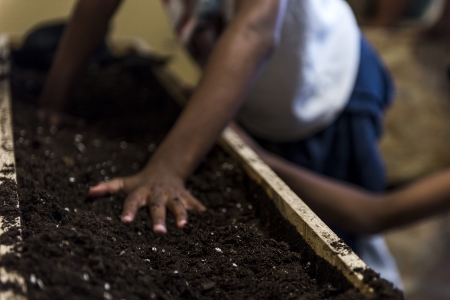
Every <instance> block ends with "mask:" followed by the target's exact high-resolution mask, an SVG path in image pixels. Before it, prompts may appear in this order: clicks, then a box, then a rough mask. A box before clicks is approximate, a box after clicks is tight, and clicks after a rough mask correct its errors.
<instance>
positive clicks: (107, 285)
mask: <svg viewBox="0 0 450 300" xmlns="http://www.w3.org/2000/svg"><path fill="white" fill-rule="evenodd" d="M110 288H111V285H109V283H108V282H105V290H107V291H109V289H110Z"/></svg>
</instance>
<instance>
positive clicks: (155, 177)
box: [89, 166, 206, 234]
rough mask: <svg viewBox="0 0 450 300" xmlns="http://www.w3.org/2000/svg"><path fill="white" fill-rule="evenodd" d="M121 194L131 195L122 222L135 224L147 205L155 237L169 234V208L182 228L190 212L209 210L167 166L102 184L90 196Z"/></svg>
mask: <svg viewBox="0 0 450 300" xmlns="http://www.w3.org/2000/svg"><path fill="white" fill-rule="evenodd" d="M119 192H125V193H126V194H127V195H128V197H127V198H126V200H125V202H124V205H123V211H122V215H121V219H122V221H123V222H132V221H133V220H134V217H135V216H136V213H137V211H138V210H139V209H140V208H142V207H145V206H147V207H148V209H149V212H150V215H151V218H152V220H153V232H154V233H155V234H165V233H166V232H167V229H166V209H168V210H169V211H170V212H171V213H172V214H173V215H174V217H175V219H176V222H177V226H178V227H179V228H183V227H184V225H185V224H186V223H187V219H188V214H187V210H196V211H204V210H206V207H205V206H204V205H203V204H202V203H201V202H200V201H198V200H197V199H196V198H195V197H194V196H192V195H191V193H190V192H189V191H188V190H186V188H185V186H184V180H183V179H182V178H180V177H179V176H176V175H173V174H171V172H169V171H168V170H167V169H166V168H164V167H154V166H151V167H147V168H146V169H145V170H143V171H142V172H140V173H138V174H135V175H133V176H129V177H122V178H115V179H113V180H111V181H108V182H100V183H99V184H98V185H96V186H94V187H92V188H91V189H90V191H89V196H91V197H100V196H105V195H110V194H117V193H119Z"/></svg>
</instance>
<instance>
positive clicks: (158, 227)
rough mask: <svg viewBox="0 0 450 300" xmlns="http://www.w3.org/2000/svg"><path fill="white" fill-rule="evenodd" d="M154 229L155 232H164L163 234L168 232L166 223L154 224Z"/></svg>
mask: <svg viewBox="0 0 450 300" xmlns="http://www.w3.org/2000/svg"><path fill="white" fill-rule="evenodd" d="M153 231H154V232H155V233H162V234H164V233H166V232H167V230H166V227H165V226H164V225H161V224H158V225H155V226H153Z"/></svg>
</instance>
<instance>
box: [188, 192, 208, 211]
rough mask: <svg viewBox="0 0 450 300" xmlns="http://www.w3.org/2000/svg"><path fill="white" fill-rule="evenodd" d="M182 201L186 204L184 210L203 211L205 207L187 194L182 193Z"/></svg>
mask: <svg viewBox="0 0 450 300" xmlns="http://www.w3.org/2000/svg"><path fill="white" fill-rule="evenodd" d="M182 197H183V199H184V200H185V203H186V208H187V209H190V210H195V211H205V210H206V206H204V205H203V204H202V203H201V202H200V201H198V200H197V198H195V197H194V196H192V194H191V193H189V192H187V191H186V192H184V193H183V194H182Z"/></svg>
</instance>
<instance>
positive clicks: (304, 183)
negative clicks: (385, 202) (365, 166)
mask: <svg viewBox="0 0 450 300" xmlns="http://www.w3.org/2000/svg"><path fill="white" fill-rule="evenodd" d="M262 158H263V160H264V161H265V162H266V163H267V164H268V165H269V166H270V167H271V168H272V169H273V170H274V172H275V173H277V174H278V176H280V178H282V179H283V180H284V181H285V182H286V184H287V185H288V186H289V187H290V188H291V189H292V190H293V191H294V192H295V193H296V194H297V195H298V196H299V197H300V198H301V199H302V200H303V201H304V202H305V203H306V204H307V205H308V206H309V207H311V209H312V210H313V211H314V212H315V213H316V214H317V215H318V216H319V217H320V218H321V219H323V220H325V221H326V222H328V223H330V224H333V225H335V226H338V227H340V228H342V229H345V230H347V231H349V232H353V233H371V232H373V231H374V230H376V228H375V227H376V226H377V225H376V224H377V222H376V221H377V220H378V218H379V214H380V211H379V210H380V209H382V207H381V206H380V205H379V202H378V201H377V200H378V196H377V195H375V194H372V193H369V192H367V191H365V190H363V189H361V188H359V187H357V186H353V185H350V184H348V183H344V182H341V181H337V180H334V179H331V178H327V177H325V176H323V175H318V174H315V173H314V172H312V171H310V170H307V169H305V168H303V167H300V166H297V165H295V164H293V163H291V162H289V161H286V160H284V159H282V158H280V157H278V156H275V155H273V154H270V153H267V152H264V154H263V155H262Z"/></svg>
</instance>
